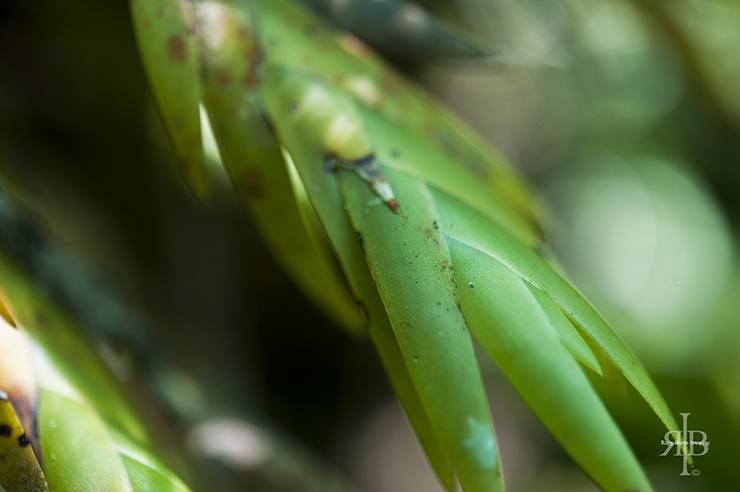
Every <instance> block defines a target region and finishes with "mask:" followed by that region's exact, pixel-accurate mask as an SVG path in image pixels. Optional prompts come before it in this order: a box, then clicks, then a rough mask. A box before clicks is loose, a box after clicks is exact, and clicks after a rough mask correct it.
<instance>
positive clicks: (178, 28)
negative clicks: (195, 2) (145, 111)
mask: <svg viewBox="0 0 740 492" xmlns="http://www.w3.org/2000/svg"><path fill="white" fill-rule="evenodd" d="M130 6H131V16H132V19H133V23H134V30H135V33H136V40H137V43H138V46H139V52H140V53H141V58H142V61H143V63H144V68H145V69H146V72H147V74H148V76H149V81H150V83H151V85H152V90H153V92H154V97H155V99H156V101H157V105H158V107H159V111H160V115H161V116H162V120H163V122H164V126H165V129H166V130H167V133H168V135H169V138H170V141H171V143H172V146H173V147H174V150H175V154H176V156H177V158H178V161H179V163H180V164H181V165H182V167H183V170H184V173H185V176H186V178H187V180H188V183H189V184H190V186H191V188H192V189H193V191H194V192H195V194H196V195H197V196H198V197H201V198H203V197H205V196H206V195H207V194H208V192H209V178H208V169H207V167H206V164H205V158H204V154H203V145H202V140H201V129H200V119H199V117H198V111H199V104H200V97H201V96H200V82H199V77H198V58H197V54H196V46H195V37H194V32H193V31H194V29H193V23H192V12H190V3H189V2H188V1H183V0H131V1H130Z"/></svg>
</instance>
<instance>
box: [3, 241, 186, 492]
mask: <svg viewBox="0 0 740 492" xmlns="http://www.w3.org/2000/svg"><path fill="white" fill-rule="evenodd" d="M0 279H1V280H2V282H1V283H0V289H2V291H3V292H4V293H5V294H6V295H7V297H6V299H5V301H7V310H8V313H9V314H10V315H12V319H14V320H15V322H16V324H17V326H18V328H11V327H10V325H8V324H6V323H5V321H0V325H2V326H0V329H1V330H4V331H0V335H2V338H1V339H2V340H3V341H4V342H8V340H10V338H8V336H9V335H8V333H10V334H11V335H12V336H13V338H14V339H16V341H15V342H13V343H12V344H10V343H3V345H2V349H3V350H10V352H9V353H13V354H15V358H12V357H11V358H8V357H7V356H6V357H3V358H2V361H3V362H8V361H10V362H11V364H9V365H8V366H7V367H6V366H4V365H3V364H2V363H0V390H8V384H9V381H11V380H10V379H9V378H10V377H12V378H13V380H12V381H13V385H12V386H13V388H16V389H17V388H18V387H19V383H18V382H19V381H24V382H23V384H22V386H23V387H24V388H25V389H24V392H23V395H25V399H24V400H23V401H24V402H25V405H24V408H27V410H28V412H29V414H31V415H34V416H35V418H36V420H37V422H38V429H39V432H38V435H37V436H35V435H32V434H31V433H30V432H29V429H32V428H33V427H34V426H33V425H25V426H24V429H25V432H26V433H27V434H28V435H29V436H30V442H31V444H33V443H34V442H35V440H36V439H38V443H39V446H38V447H39V449H40V451H41V454H40V457H41V459H40V460H39V461H40V462H41V465H42V471H43V476H45V478H46V480H47V481H48V484H49V489H50V490H54V491H61V492H64V491H78V490H96V491H97V490H106V491H110V492H114V491H126V492H128V491H133V492H155V491H159V490H167V489H162V488H161V487H160V485H158V484H162V483H166V482H170V486H171V490H178V491H183V492H186V491H187V490H188V489H187V488H186V487H185V486H184V485H183V484H182V482H181V481H180V480H179V479H177V478H176V477H175V476H174V475H173V474H172V472H170V471H169V470H167V468H165V467H164V466H162V465H161V464H159V463H158V462H157V460H155V459H154V458H152V454H151V451H145V450H146V449H148V448H149V447H150V445H149V444H148V442H149V437H148V435H147V433H146V432H145V431H144V428H143V426H142V424H141V423H140V421H139V420H138V418H137V416H136V415H135V412H134V411H133V410H132V408H131V406H130V405H129V403H128V401H127V400H126V398H124V396H123V391H124V390H123V388H122V387H121V386H120V384H119V383H118V382H117V381H116V380H115V379H114V378H113V376H112V374H111V373H110V371H109V370H108V369H107V368H106V367H105V366H104V365H103V363H102V362H101V360H100V359H99V358H98V357H97V356H96V355H95V354H94V352H93V351H92V350H91V348H90V345H89V341H87V340H85V339H84V338H83V337H81V336H80V335H79V334H78V332H77V331H76V330H75V328H74V326H73V323H72V322H71V321H70V320H68V319H67V318H66V317H65V316H63V315H62V314H61V313H60V312H59V311H58V309H57V308H56V307H55V306H54V305H53V304H52V303H50V302H49V301H48V300H47V299H45V298H44V296H43V295H40V294H38V293H37V292H35V291H34V289H33V287H32V286H31V285H30V284H29V283H28V282H27V280H26V278H25V276H24V275H23V274H22V273H21V271H20V270H18V269H17V268H15V267H14V266H13V265H12V264H11V262H10V261H9V260H8V258H7V257H5V256H3V255H2V254H1V253H0ZM26 332H27V333H28V335H29V336H30V338H31V346H32V352H33V358H32V359H31V358H30V355H29V357H27V358H26V359H24V360H25V362H24V363H21V362H22V360H21V359H18V354H19V353H21V350H20V349H21V348H22V347H21V346H20V345H19V344H20V342H19V341H18V339H19V337H20V338H24V337H25V333H26ZM26 338H27V337H26ZM11 341H12V340H11ZM28 378H30V380H28ZM29 395H30V396H34V395H38V398H35V397H33V398H31V397H30V396H29ZM2 404H3V402H2V401H0V411H4V410H3V407H2ZM5 410H7V407H5ZM4 415H7V413H4ZM19 417H21V420H22V415H19ZM14 429H15V428H14ZM14 432H15V430H14ZM122 436H125V437H122ZM0 439H2V437H0ZM122 440H125V443H127V444H126V446H122V445H121V444H120V443H121V442H122ZM132 443H136V444H132ZM1 444H2V441H0V453H2V451H3V449H2V446H1ZM24 449H26V450H29V451H30V450H31V446H28V447H24ZM137 456H144V457H147V459H146V460H144V461H142V463H141V464H140V465H141V466H148V467H150V468H151V467H154V470H153V471H151V472H149V473H150V474H152V473H155V472H156V473H157V475H158V476H159V477H160V478H159V479H158V481H154V479H153V478H152V479H151V480H150V481H149V482H147V481H143V480H140V478H141V474H142V473H143V472H142V471H141V470H140V467H139V468H137V469H136V470H134V472H130V471H129V467H134V466H135V465H136V464H133V465H132V464H131V463H130V460H132V459H134V460H135V459H136V457H137ZM31 457H32V454H29V453H28V452H26V454H25V456H24V458H25V459H26V461H25V462H26V463H30V464H31V465H32V464H33V461H32V460H31ZM155 465H156V466H155ZM23 474H24V478H25V479H26V483H31V481H37V482H38V481H39V480H41V478H39V476H38V474H37V471H34V468H33V467H32V466H30V467H28V468H27V469H26V471H24V472H23ZM6 477H7V475H5V473H4V472H3V470H2V466H1V465H0V481H2V483H3V484H5V486H6V487H9V485H8V483H9V482H8V481H7V478H6ZM148 483H149V484H150V485H147V484H148ZM10 490H11V492H13V491H14V490H17V489H14V488H11V489H10ZM38 490H43V489H38Z"/></svg>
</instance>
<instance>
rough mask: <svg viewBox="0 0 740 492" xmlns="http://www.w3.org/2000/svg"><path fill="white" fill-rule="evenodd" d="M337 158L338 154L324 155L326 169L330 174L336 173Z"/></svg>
mask: <svg viewBox="0 0 740 492" xmlns="http://www.w3.org/2000/svg"><path fill="white" fill-rule="evenodd" d="M337 160H338V158H337V156H336V154H326V155H325V156H324V171H326V172H327V173H329V174H336V172H337V167H338V166H337Z"/></svg>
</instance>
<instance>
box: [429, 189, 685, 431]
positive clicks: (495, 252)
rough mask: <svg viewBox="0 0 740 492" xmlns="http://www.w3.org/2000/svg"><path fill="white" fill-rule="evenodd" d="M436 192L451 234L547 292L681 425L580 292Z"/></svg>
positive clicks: (663, 414) (670, 423)
mask: <svg viewBox="0 0 740 492" xmlns="http://www.w3.org/2000/svg"><path fill="white" fill-rule="evenodd" d="M433 193H434V197H435V202H436V204H437V206H438V208H439V211H440V215H441V216H442V219H443V220H442V223H443V225H444V229H445V231H446V234H447V235H448V236H449V237H450V238H452V239H455V240H457V241H459V242H462V243H464V244H467V245H468V246H470V247H472V248H475V249H478V250H480V251H481V252H483V253H485V254H486V255H489V256H491V257H493V258H496V259H497V260H498V261H499V262H500V263H502V264H503V265H505V266H506V267H507V268H509V269H510V270H511V271H512V272H513V273H515V274H516V275H518V276H519V277H521V278H522V279H524V280H526V281H527V282H528V283H530V284H532V285H533V286H535V287H537V288H538V289H540V290H542V291H543V292H544V293H546V294H547V295H548V296H549V297H550V298H552V300H553V301H554V302H555V303H556V304H557V305H558V306H559V308H560V310H561V311H562V312H563V313H564V314H565V316H566V317H567V318H568V319H569V320H570V321H571V323H573V325H574V326H575V328H577V329H578V331H579V332H580V333H582V334H583V336H585V337H587V338H588V339H589V340H590V341H592V342H593V343H594V344H595V345H596V346H598V347H599V348H601V349H602V350H603V351H604V353H605V354H606V355H607V356H608V357H609V360H610V361H611V362H612V363H613V364H614V366H615V367H617V368H618V369H619V370H620V371H621V372H622V374H624V376H625V377H626V378H627V380H628V381H629V382H630V383H631V384H632V386H634V387H635V389H636V390H637V391H638V392H639V393H640V394H641V395H642V397H643V398H644V399H645V400H646V401H647V403H648V404H649V405H650V407H651V408H652V409H653V411H654V412H655V413H656V415H657V416H658V417H659V418H660V420H661V421H662V422H663V424H664V425H665V426H666V427H667V428H668V429H677V428H678V426H677V424H676V422H675V419H674V418H673V415H672V414H671V412H670V410H669V409H668V406H667V405H666V403H665V401H664V400H663V397H662V396H661V395H660V392H659V391H658V389H657V388H656V387H655V384H654V383H653V382H652V380H651V379H650V376H649V375H648V374H647V372H646V371H645V368H644V367H643V366H642V364H641V363H640V361H639V360H638V359H637V357H636V356H635V355H634V353H633V352H632V351H631V350H630V349H629V348H628V347H627V345H626V344H625V343H624V342H623V341H622V339H621V338H620V337H619V336H618V335H617V334H616V333H615V332H614V330H612V328H611V327H610V326H609V325H608V324H607V323H606V321H605V320H604V318H603V317H602V316H601V315H600V314H599V313H598V312H597V311H596V310H595V309H594V308H593V306H591V304H589V302H588V301H587V300H586V299H585V298H584V297H583V295H582V294H581V293H580V292H578V291H577V290H576V289H575V288H574V287H573V286H572V285H571V284H570V283H568V282H567V281H566V280H565V279H563V278H562V277H561V276H560V275H558V274H557V273H556V272H555V270H553V269H552V268H551V267H550V266H549V265H548V263H547V262H546V261H545V260H544V259H543V258H542V257H540V256H539V255H538V254H537V253H536V252H535V251H533V250H531V249H530V248H527V247H526V246H525V245H523V244H522V243H521V242H519V241H517V240H516V239H515V238H513V237H512V236H510V235H509V234H508V233H506V231H503V230H502V229H500V228H498V227H496V226H495V224H492V223H491V222H490V221H488V220H487V219H486V218H485V217H483V216H482V215H480V214H479V213H477V212H476V211H474V210H472V209H471V208H470V207H468V206H467V205H466V204H464V203H463V202H461V201H459V200H456V199H455V198H453V197H450V196H449V195H447V194H445V193H443V192H441V191H433Z"/></svg>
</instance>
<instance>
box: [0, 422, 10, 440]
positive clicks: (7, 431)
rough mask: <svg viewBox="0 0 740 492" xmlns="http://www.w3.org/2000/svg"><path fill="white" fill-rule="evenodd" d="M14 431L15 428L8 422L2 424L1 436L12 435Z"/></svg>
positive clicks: (0, 427)
mask: <svg viewBox="0 0 740 492" xmlns="http://www.w3.org/2000/svg"><path fill="white" fill-rule="evenodd" d="M12 433H13V428H12V427H11V426H9V425H8V424H2V425H0V437H10V435H11V434H12Z"/></svg>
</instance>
